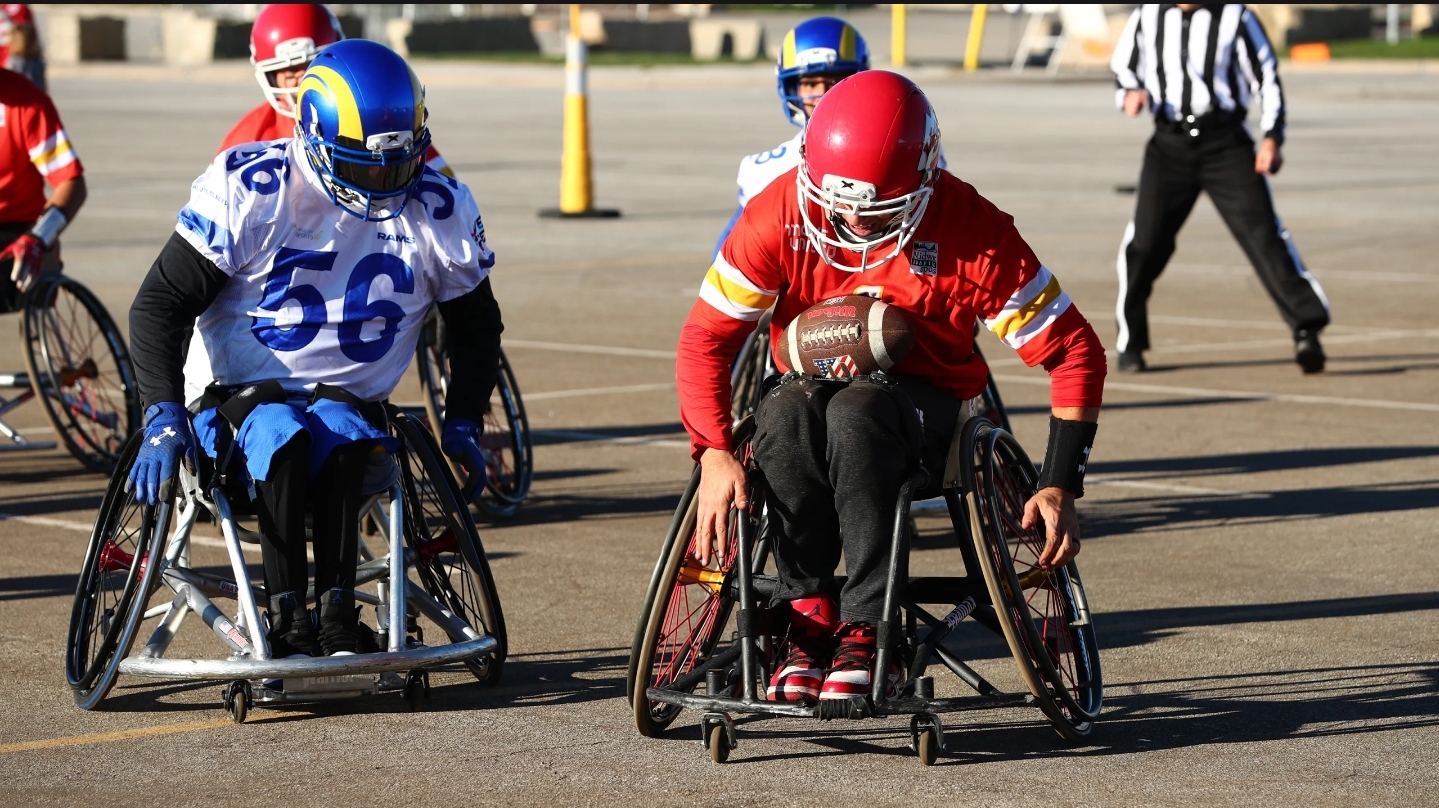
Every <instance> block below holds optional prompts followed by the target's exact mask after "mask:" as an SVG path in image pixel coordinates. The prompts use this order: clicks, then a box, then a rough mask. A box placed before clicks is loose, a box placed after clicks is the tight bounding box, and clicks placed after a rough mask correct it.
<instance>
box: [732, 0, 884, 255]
mask: <svg viewBox="0 0 1439 808" xmlns="http://www.w3.org/2000/svg"><path fill="white" fill-rule="evenodd" d="M868 69H869V45H867V44H865V41H864V37H862V36H860V34H859V31H857V30H855V28H854V26H852V25H850V24H849V23H847V22H845V21H844V20H841V19H838V18H836V17H815V18H814V19H812V20H805V21H804V22H802V23H800V24H799V25H796V26H795V27H794V28H792V29H791V30H790V32H789V33H787V34H785V35H784V41H783V43H782V44H781V46H780V52H779V58H778V59H777V60H776V61H775V83H776V84H777V85H778V90H779V97H780V104H781V108H782V109H783V110H784V116H785V119H786V120H788V121H789V122H790V123H792V124H794V125H795V126H798V127H800V130H801V131H800V132H799V133H796V134H795V136H794V137H792V138H790V139H789V140H786V141H785V142H784V143H781V144H780V145H778V146H776V147H775V148H773V149H770V150H769V151H763V152H760V153H759V154H751V155H750V156H748V157H746V158H744V159H743V160H741V161H740V165H739V176H738V177H736V178H735V182H736V183H738V184H739V207H738V208H737V209H736V210H735V213H734V216H733V217H731V218H730V220H729V223H728V224H726V225H725V228H724V231H723V232H721V233H720V237H719V241H718V242H717V243H716V244H715V249H714V251H715V254H716V255H717V254H719V251H720V247H721V246H723V245H724V241H725V239H726V238H728V237H729V232H730V230H732V229H733V228H734V225H735V222H737V221H739V217H740V214H741V213H744V206H745V205H746V204H747V203H748V202H749V200H751V199H753V198H754V196H755V195H756V194H758V193H759V192H760V191H763V190H764V189H765V186H767V185H769V184H770V182H772V181H773V180H774V179H775V178H776V177H778V176H780V175H781V174H784V173H785V172H786V171H789V170H790V169H791V168H794V167H795V166H797V165H799V144H800V138H801V136H802V135H803V130H804V125H805V123H806V122H808V121H809V116H810V113H812V112H814V108H815V105H816V104H818V103H819V99H820V98H822V97H823V96H824V94H825V93H826V92H828V91H829V88H831V87H833V86H834V85H836V84H838V83H839V82H841V81H843V80H844V79H846V78H849V77H850V76H853V75H854V74H855V73H858V72H860V71H861V70H868Z"/></svg>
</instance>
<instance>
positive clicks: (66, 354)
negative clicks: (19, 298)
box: [20, 275, 141, 474]
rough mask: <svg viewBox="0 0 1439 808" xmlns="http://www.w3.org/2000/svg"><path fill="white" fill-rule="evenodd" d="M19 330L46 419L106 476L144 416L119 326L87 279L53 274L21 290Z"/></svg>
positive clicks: (71, 447)
mask: <svg viewBox="0 0 1439 808" xmlns="http://www.w3.org/2000/svg"><path fill="white" fill-rule="evenodd" d="M20 330H21V336H22V338H23V339H24V341H25V367H26V370H28V371H29V373H30V384H31V386H32V387H33V388H34V390H35V397H36V398H37V399H38V400H39V401H40V403H41V409H42V410H44V412H45V418H46V419H47V420H49V421H50V425H51V426H53V427H54V428H55V432H56V434H58V435H59V436H60V441H61V443H63V444H64V445H65V448H66V449H67V450H68V451H69V452H70V454H72V455H74V456H75V459H77V460H79V461H80V462H81V463H82V464H84V466H85V468H87V469H90V470H91V471H97V472H100V473H102V474H109V473H110V472H111V471H112V470H113V469H114V468H115V466H116V464H117V463H118V462H119V459H120V451H121V449H122V448H123V447H124V445H125V441H126V439H128V438H129V437H130V435H131V434H133V433H134V432H135V431H136V430H138V429H139V426H140V418H141V413H140V393H139V388H138V387H137V386H136V384H135V370H134V368H133V367H132V366H131V364H130V352H129V350H128V349H126V347H125V339H124V337H122V336H121V334H120V329H119V328H117V327H116V326H115V321H114V320H112V319H111V318H110V314H109V312H107V311H106V310H105V307H104V305H102V304H101V303H100V301H99V299H97V298H96V297H95V296H94V295H93V294H91V292H90V290H89V289H86V288H85V286H84V284H82V283H80V282H79V281H77V280H75V279H73V278H68V277H65V276H64V275H53V276H50V277H47V278H45V279H44V280H42V281H41V283H40V284H39V285H37V286H36V287H35V288H34V289H32V290H30V292H29V294H27V295H26V297H25V315H24V317H22V318H21V321H20Z"/></svg>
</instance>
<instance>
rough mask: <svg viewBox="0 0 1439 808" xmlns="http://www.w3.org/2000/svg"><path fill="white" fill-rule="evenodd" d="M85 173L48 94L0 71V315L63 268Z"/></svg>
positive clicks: (84, 192)
mask: <svg viewBox="0 0 1439 808" xmlns="http://www.w3.org/2000/svg"><path fill="white" fill-rule="evenodd" d="M84 172H85V169H84V167H83V166H82V165H80V157H79V155H77V154H76V153H75V149H74V148H73V147H72V146H71V145H70V136H69V135H67V134H66V133H65V125H64V124H62V123H61V122H60V113H58V112H56V111H55V104H54V102H52V101H51V100H50V97H49V96H47V95H45V93H43V92H41V90H40V88H38V87H36V86H35V85H34V84H33V83H31V82H30V81H29V80H28V79H26V78H25V77H24V76H22V75H20V74H19V73H16V72H14V71H11V70H0V269H3V270H6V271H5V274H4V275H0V311H14V310H15V309H16V308H18V306H19V302H20V298H21V295H22V294H23V293H24V292H25V291H26V290H27V289H29V288H30V286H31V285H32V284H33V283H34V282H35V279H36V278H39V277H40V274H41V273H42V272H45V271H50V272H58V271H59V270H60V266H61V264H60V243H59V238H60V231H62V230H64V229H65V227H66V226H67V225H69V224H70V221H71V220H73V219H74V218H75V214H76V213H77V212H79V210H80V206H81V205H83V204H85V196H86V191H85V173H84ZM46 184H48V185H49V186H50V188H51V189H52V190H51V192H50V197H49V199H46V197H45V186H46ZM7 265H8V266H7Z"/></svg>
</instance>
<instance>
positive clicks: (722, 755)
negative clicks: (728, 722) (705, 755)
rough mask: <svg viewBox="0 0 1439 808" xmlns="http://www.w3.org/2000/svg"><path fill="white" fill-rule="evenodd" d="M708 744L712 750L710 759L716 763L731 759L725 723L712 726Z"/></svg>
mask: <svg viewBox="0 0 1439 808" xmlns="http://www.w3.org/2000/svg"><path fill="white" fill-rule="evenodd" d="M706 746H708V747H709V750H710V760H713V761H714V762H715V763H724V762H725V761H727V760H729V736H728V735H726V734H725V730H724V724H714V725H711V726H710V729H709V743H708V744H706Z"/></svg>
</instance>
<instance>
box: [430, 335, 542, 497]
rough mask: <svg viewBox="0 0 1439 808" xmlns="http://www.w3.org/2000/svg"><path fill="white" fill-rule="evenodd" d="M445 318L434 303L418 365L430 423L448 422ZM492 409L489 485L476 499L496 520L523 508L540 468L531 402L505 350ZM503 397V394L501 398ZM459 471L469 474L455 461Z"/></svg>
mask: <svg viewBox="0 0 1439 808" xmlns="http://www.w3.org/2000/svg"><path fill="white" fill-rule="evenodd" d="M444 329H445V323H444V320H442V319H441V318H440V316H439V313H438V310H437V309H435V308H434V307H431V308H430V312H429V314H428V315H427V316H426V318H425V322H424V324H423V325H422V327H421V331H420V342H419V345H418V346H417V347H416V349H415V367H416V368H417V369H418V370H419V373H420V389H421V390H423V391H424V394H425V414H426V415H427V416H428V417H429V420H430V423H431V424H433V425H439V424H442V423H444V417H445V391H446V390H448V389H449V386H450V360H449V352H448V350H447V349H446V347H445V331H444ZM497 382H498V383H497V384H496V385H495V392H494V394H493V395H492V396H491V397H490V409H489V411H488V412H486V413H485V418H484V428H485V433H484V437H483V438H482V440H481V444H480V445H481V448H483V449H484V450H485V454H486V456H488V458H489V468H487V469H486V472H487V474H488V479H487V480H486V483H485V490H484V491H483V492H482V493H481V494H480V498H479V499H477V500H476V501H475V504H476V506H478V507H479V509H480V512H481V513H483V514H484V515H485V516H488V517H489V518H490V519H492V520H496V521H499V520H502V519H508V518H510V517H512V516H514V515H515V513H517V512H518V511H519V509H520V503H521V502H523V501H524V499H525V497H526V496H527V495H528V494H529V493H530V483H531V482H532V481H533V479H534V474H535V454H534V448H533V447H532V446H531V445H530V421H529V418H527V417H526V416H525V402H524V401H523V400H522V399H521V398H520V386H519V384H518V383H516V382H515V373H514V371H513V370H511V369H510V360H509V359H508V358H506V357H505V352H504V351H503V350H502V351H500V372H499V377H498V380H497ZM496 399H498V400H496ZM452 468H453V470H454V472H455V474H456V476H460V475H462V474H463V471H462V470H461V469H459V468H458V467H452Z"/></svg>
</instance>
